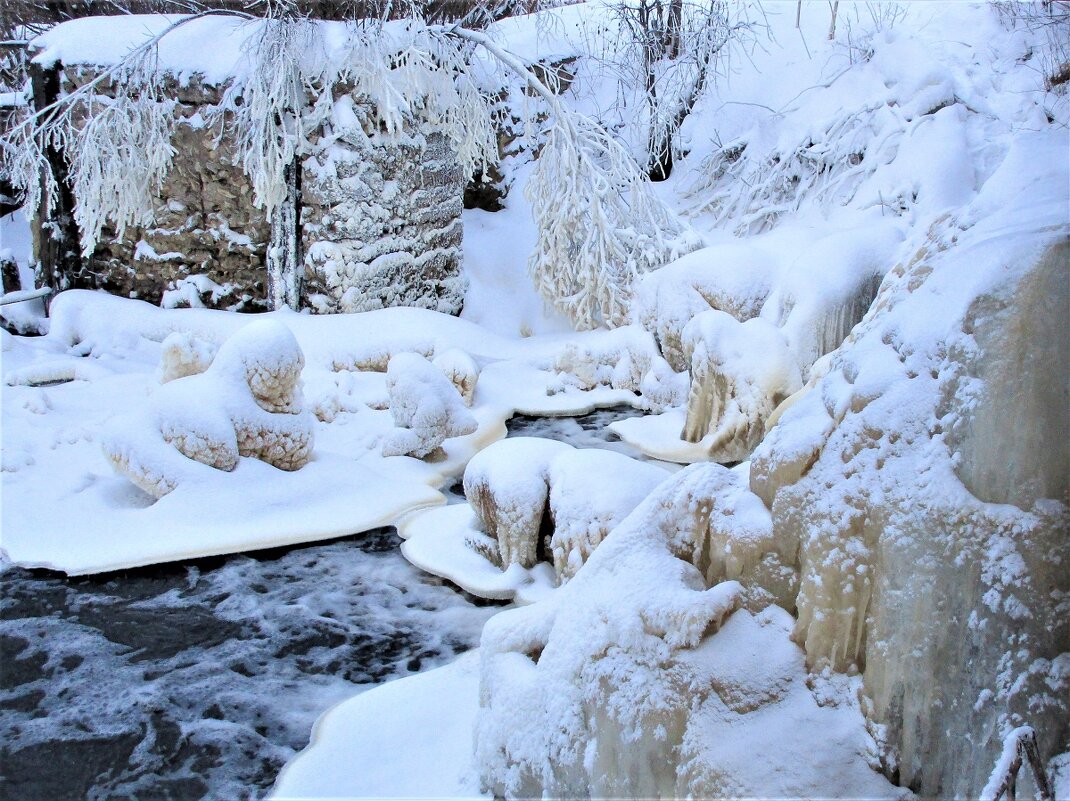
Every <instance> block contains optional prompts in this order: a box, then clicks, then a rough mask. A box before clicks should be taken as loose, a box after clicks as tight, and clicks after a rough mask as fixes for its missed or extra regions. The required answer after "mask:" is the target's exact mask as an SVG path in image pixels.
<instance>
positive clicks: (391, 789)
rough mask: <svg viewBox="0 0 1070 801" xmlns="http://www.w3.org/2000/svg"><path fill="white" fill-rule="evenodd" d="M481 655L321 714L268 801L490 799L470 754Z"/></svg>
mask: <svg viewBox="0 0 1070 801" xmlns="http://www.w3.org/2000/svg"><path fill="white" fill-rule="evenodd" d="M478 711H479V652H478V651H472V652H470V653H467V654H464V655H463V656H461V657H460V658H459V659H457V660H456V661H454V662H453V663H452V664H450V665H447V666H446V667H442V668H437V669H436V670H431V671H428V672H427V673H423V674H421V675H419V676H411V677H409V678H405V679H400V680H398V681H393V682H390V683H389V684H385V685H383V686H381V687H377V688H375V689H373V690H369V691H368V692H366V693H363V694H361V695H358V696H357V697H356V698H351V699H350V700H348V701H344V702H342V703H341V704H339V705H337V706H335V707H333V708H332V709H330V710H329V711H328V712H326V713H325V714H324V715H323V717H321V718H320V719H319V720H318V721H317V722H316V726H315V728H314V729H313V730H312V742H311V744H310V745H309V746H308V748H306V749H305V750H304V751H302V752H301V753H300V754H299V755H298V756H297V758H296V759H294V760H293V761H292V762H290V763H289V764H288V765H287V766H286V767H285V768H284V769H283V771H282V773H281V774H280V775H279V778H278V780H277V781H276V782H275V787H274V788H273V790H272V792H271V794H270V796H269V798H271V799H274V800H275V801H297V799H307V798H489V797H490V796H489V795H487V794H485V793H482V792H481V791H480V787H479V780H478V777H477V775H476V772H475V769H474V766H473V763H472V752H471V744H470V741H471V731H472V728H473V726H474V725H475V718H476V714H477V712H478Z"/></svg>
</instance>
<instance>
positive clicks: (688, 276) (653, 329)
mask: <svg viewBox="0 0 1070 801" xmlns="http://www.w3.org/2000/svg"><path fill="white" fill-rule="evenodd" d="M779 269H780V267H779V264H778V261H777V259H776V257H775V256H774V255H773V254H772V253H771V252H769V251H767V250H765V249H763V248H761V247H758V246H756V245H752V244H750V243H732V244H720V245H713V246H710V247H707V248H703V249H701V250H697V251H695V252H693V253H690V254H688V255H686V256H684V257H683V258H680V259H677V260H676V261H674V262H672V263H671V264H668V265H666V266H665V267H662V268H661V269H660V270H658V271H656V272H652V273H649V274H647V275H645V276H643V279H642V281H641V283H640V284H639V288H638V291H637V292H636V298H635V305H634V307H633V315H634V317H635V320H636V322H638V323H639V324H640V325H642V326H643V328H645V329H646V330H647V331H649V332H650V333H651V334H653V335H654V336H655V337H656V338H657V342H658V346H659V348H660V349H661V353H662V355H663V356H664V357H665V358H666V359H667V360H668V362H669V364H670V365H672V368H673V369H674V370H676V371H677V372H681V371H683V370H687V369H688V367H689V366H690V365H689V360H688V358H687V356H686V354H685V353H684V346H683V342H682V335H683V330H684V327H685V326H686V325H687V324H688V323H689V322H690V321H691V319H692V318H693V317H695V316H697V315H698V314H701V313H702V312H705V311H709V310H710V309H717V310H719V311H723V312H726V313H727V314H730V315H732V316H733V317H735V318H736V319H737V320H739V321H741V322H742V321H744V320H749V319H750V318H751V317H757V316H758V313H759V312H760V311H761V309H762V304H763V303H764V302H765V299H766V297H768V295H769V293H770V292H771V291H772V289H773V284H774V281H775V278H776V276H777V275H778V273H779Z"/></svg>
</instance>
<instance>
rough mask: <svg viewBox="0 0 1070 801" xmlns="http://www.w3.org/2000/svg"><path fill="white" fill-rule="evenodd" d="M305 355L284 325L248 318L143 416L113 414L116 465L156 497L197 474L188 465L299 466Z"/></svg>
mask: <svg viewBox="0 0 1070 801" xmlns="http://www.w3.org/2000/svg"><path fill="white" fill-rule="evenodd" d="M303 367H304V355H303V354H302V353H301V348H300V347H299V346H298V344H297V340H296V339H294V336H293V334H292V333H291V332H290V330H289V329H288V328H286V326H284V325H282V324H281V323H277V322H274V321H262V322H255V323H251V324H249V325H247V326H245V327H244V328H242V329H241V330H239V331H238V332H237V333H236V334H234V335H233V336H231V337H230V339H228V340H227V341H226V342H225V343H224V344H223V346H222V347H220V349H219V352H218V353H217V354H216V356H215V359H214V360H213V361H212V363H211V366H209V367H208V368H207V370H205V371H204V372H203V373H201V374H198V375H189V376H186V377H184V378H176V379H175V380H173V381H170V382H168V383H166V384H164V385H163V386H162V387H160V388H159V389H158V390H157V391H156V393H155V394H154V395H153V396H152V397H151V399H150V402H149V404H150V409H149V411H148V413H147V414H145V415H144V416H143V417H141V418H138V419H135V420H133V421H131V420H126V419H123V420H116V421H115V422H114V423H113V424H112V425H111V427H110V429H109V430H108V431H107V432H106V434H105V437H104V439H103V448H104V454H105V456H106V457H107V458H108V461H109V462H111V464H112V466H113V467H114V468H115V470H116V471H117V472H118V473H120V474H121V475H124V476H126V477H127V478H129V479H130V480H131V481H132V482H133V483H134V484H136V485H137V486H138V487H140V488H141V489H143V490H145V491H146V492H148V493H149V494H151V495H154V496H155V497H157V498H160V497H163V496H164V495H166V494H167V493H169V492H171V491H173V490H174V489H175V488H176V487H177V486H178V485H179V484H180V483H181V482H182V481H183V480H188V479H192V478H196V477H198V476H200V477H201V478H203V477H204V476H203V473H200V472H199V471H197V470H196V468H195V467H194V466H193V465H192V464H191V463H190V461H189V460H192V461H193V462H199V463H201V464H202V465H207V466H208V467H212V468H215V469H217V470H226V471H230V470H233V469H234V468H235V467H236V466H237V465H238V459H239V457H242V456H245V457H251V458H254V459H259V460H261V461H264V462H267V463H268V464H270V465H272V466H274V467H277V468H279V469H280V470H298V469H300V468H301V467H303V466H304V465H305V464H306V463H307V462H308V461H309V459H311V458H312V448H313V443H314V434H313V420H312V416H311V415H310V414H309V413H308V412H307V411H305V409H304V401H303V398H302V395H301V389H300V380H301V370H302V368H303Z"/></svg>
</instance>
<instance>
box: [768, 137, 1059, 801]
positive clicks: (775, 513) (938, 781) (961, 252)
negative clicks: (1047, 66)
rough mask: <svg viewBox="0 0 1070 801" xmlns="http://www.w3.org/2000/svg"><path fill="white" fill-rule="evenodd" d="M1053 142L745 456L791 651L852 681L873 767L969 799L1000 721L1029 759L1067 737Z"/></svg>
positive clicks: (1006, 175) (998, 177) (1047, 141)
mask: <svg viewBox="0 0 1070 801" xmlns="http://www.w3.org/2000/svg"><path fill="white" fill-rule="evenodd" d="M1065 144H1066V142H1065V136H1062V135H1060V134H1058V133H1055V132H1048V133H1041V134H1033V135H1024V136H1022V137H1021V138H1020V139H1019V140H1018V141H1017V142H1016V144H1015V145H1013V146H1012V147H1011V149H1010V151H1009V153H1008V155H1007V156H1006V158H1005V159H1004V160H1003V162H1002V164H1001V165H1000V166H999V168H998V170H996V172H995V173H994V175H993V176H992V177H991V178H990V179H989V181H988V183H987V184H986V185H985V187H984V188H983V190H982V191H981V193H980V195H979V196H978V198H977V199H976V200H975V201H974V202H973V203H972V204H971V205H969V206H968V207H966V208H965V209H963V210H962V211H961V212H960V213H958V214H957V215H955V216H953V217H952V218H950V219H946V220H944V221H943V222H941V223H939V224H938V225H935V226H934V227H933V228H932V230H931V231H930V232H929V234H928V236H927V237H925V240H924V242H922V244H921V246H920V247H919V248H918V250H917V252H916V253H915V255H914V256H913V258H911V260H910V261H909V262H906V263H904V264H901V265H899V266H897V267H896V268H895V269H893V270H892V272H891V273H890V274H889V276H888V277H887V278H886V279H885V281H884V285H883V286H882V288H881V291H880V294H879V295H878V297H877V299H876V301H875V302H874V304H873V307H872V309H871V310H870V312H869V314H868V315H867V316H866V318H865V319H864V320H863V322H862V323H861V324H860V325H859V326H858V327H857V328H856V329H855V330H854V331H853V332H852V334H851V335H850V337H848V341H847V342H846V343H845V345H844V346H843V347H842V348H841V349H840V350H838V351H837V352H835V353H834V354H833V355H832V357H831V360H830V364H829V372H828V374H827V375H826V376H825V377H824V378H823V379H821V380H820V381H818V382H816V384H815V385H814V386H813V388H812V389H811V390H810V391H809V392H807V393H805V394H804V395H802V397H801V398H800V399H799V400H798V401H797V402H796V403H795V404H794V405H793V406H792V408H790V409H788V411H787V412H785V414H784V415H783V417H782V418H781V420H780V422H779V423H778V425H777V426H776V427H775V428H774V429H773V430H772V432H771V434H770V436H769V437H768V438H767V439H766V441H765V442H763V443H762V445H761V446H760V447H759V449H758V450H757V452H756V453H755V455H754V459H753V463H752V468H751V485H752V488H753V489H754V491H755V492H756V493H757V494H758V495H759V496H761V497H763V498H764V499H766V502H767V503H769V504H770V508H771V511H772V518H773V528H774V539H776V540H777V541H779V542H781V543H784V547H785V548H791V543H792V542H795V543H797V548H798V553H799V556H798V567H799V570H800V578H801V583H800V589H799V594H798V598H797V605H798V621H797V623H796V626H795V633H794V638H795V640H796V642H798V643H800V644H801V645H802V646H803V647H804V649H805V651H806V654H807V662H808V664H809V665H810V666H811V667H812V668H820V667H821V666H824V665H827V666H831V667H832V668H833V669H835V670H854V669H857V670H860V671H862V674H863V678H864V688H865V692H866V694H867V696H868V699H869V700H868V701H867V706H866V711H867V715H868V716H869V717H870V719H871V720H872V721H873V722H874V723H875V724H877V726H878V729H877V730H878V731H879V733H880V738H881V741H882V742H881V745H882V758H883V760H884V766H885V769H886V770H887V771H889V772H892V771H896V772H898V775H899V777H900V780H901V781H902V782H903V783H904V784H908V785H909V786H911V787H914V788H916V789H918V790H919V791H920V792H921V793H923V794H925V795H937V794H943V795H955V796H960V797H970V796H976V795H978V794H979V793H980V791H981V789H982V787H983V786H984V784H985V780H986V779H987V777H988V775H989V773H990V771H991V769H992V766H993V764H994V763H995V760H996V759H997V757H998V756H999V753H1000V749H1001V743H1002V737H1003V735H1004V734H1006V733H1007V732H1008V731H1010V730H1011V729H1013V728H1015V727H1016V726H1019V725H1023V724H1028V725H1031V726H1033V727H1034V728H1035V729H1036V731H1037V733H1038V742H1039V744H1040V749H1041V753H1042V755H1043V756H1044V757H1045V758H1047V757H1050V756H1051V755H1052V754H1054V753H1057V752H1058V751H1059V750H1061V749H1062V748H1063V747H1064V746H1065V742H1066V736H1067V733H1068V731H1067V721H1068V720H1070V705H1068V703H1067V699H1068V698H1070V692H1068V690H1070V672H1068V670H1067V665H1068V664H1070V661H1068V660H1070V626H1068V625H1067V621H1068V620H1070V618H1068V616H1067V614H1066V608H1065V598H1066V597H1068V593H1070V582H1068V580H1067V577H1068V575H1070V574H1068V573H1067V571H1066V569H1065V565H1066V564H1067V563H1068V562H1070V541H1068V539H1067V527H1068V523H1067V520H1068V516H1067V507H1066V505H1065V504H1066V487H1067V486H1068V485H1070V474H1068V466H1070V454H1068V444H1067V443H1068V440H1067V437H1066V435H1065V433H1064V432H1066V431H1067V430H1068V426H1070V407H1068V405H1067V397H1068V396H1070V378H1068V377H1070V358H1068V345H1067V340H1066V334H1065V332H1066V330H1067V326H1068V325H1070V319H1068V310H1070V303H1068V302H1067V286H1070V276H1068V273H1067V269H1068V265H1070V245H1068V230H1067V217H1066V213H1065V212H1066V205H1065V202H1066V201H1065V197H1066V195H1065V186H1066V181H1067V174H1068V170H1067V150H1066V147H1065ZM1041 164H1043V165H1046V166H1045V167H1043V168H1041V167H1039V166H1038V165H1041Z"/></svg>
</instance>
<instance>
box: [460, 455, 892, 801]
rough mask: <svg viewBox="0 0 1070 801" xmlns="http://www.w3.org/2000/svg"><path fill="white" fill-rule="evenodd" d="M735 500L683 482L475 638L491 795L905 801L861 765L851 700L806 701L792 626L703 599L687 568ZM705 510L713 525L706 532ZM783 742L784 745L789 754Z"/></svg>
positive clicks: (730, 479)
mask: <svg viewBox="0 0 1070 801" xmlns="http://www.w3.org/2000/svg"><path fill="white" fill-rule="evenodd" d="M739 491H740V486H739V481H738V478H736V477H735V476H734V474H733V473H732V472H731V471H729V470H727V469H725V468H723V467H721V466H719V465H716V464H711V463H704V464H699V465H692V466H691V467H688V468H686V469H684V470H682V471H681V472H679V473H677V474H675V475H673V476H671V477H669V478H668V479H667V480H665V481H664V482H663V483H662V484H661V485H660V486H658V487H657V488H656V489H655V490H654V492H653V493H652V494H651V495H649V496H648V498H647V499H646V500H644V501H643V502H642V503H640V505H639V506H638V507H637V508H636V509H635V510H634V511H633V512H632V513H631V514H630V515H629V516H628V517H627V518H626V519H625V520H624V522H623V523H621V524H620V525H619V526H617V527H616V529H615V530H614V531H613V532H612V533H611V534H610V535H609V537H608V538H606V540H605V541H604V542H603V543H602V544H601V545H600V546H599V548H598V549H597V550H596V551H595V552H594V553H593V554H592V555H591V557H590V558H589V560H588V561H587V564H586V565H585V566H584V567H583V569H581V570H580V571H579V572H578V573H577V574H576V575H575V577H574V578H573V579H572V580H571V581H569V582H568V583H567V584H565V585H564V586H563V587H562V588H560V589H558V590H557V591H556V592H555V593H554V594H553V595H551V596H549V597H547V598H546V599H545V600H543V601H540V602H539V603H537V604H534V605H531V606H527V607H521V608H518V609H515V610H510V611H507V612H504V613H502V614H499V615H497V616H495V617H494V618H492V619H491V620H490V621H488V623H487V625H486V627H485V628H484V631H483V639H482V646H481V652H482V667H481V696H480V698H481V700H480V703H481V711H480V717H479V720H478V724H477V730H476V757H477V760H478V763H479V766H480V771H481V778H482V780H483V782H484V785H485V787H486V788H487V789H489V790H491V791H492V792H494V793H495V794H496V795H504V796H507V797H540V796H543V797H546V796H550V797H617V798H623V797H648V798H653V797H673V796H675V797H682V796H688V795H690V796H693V797H725V796H760V795H763V794H764V793H766V792H774V793H777V794H778V795H783V796H785V797H797V796H802V797H806V796H815V795H821V796H827V795H830V794H842V795H843V796H846V797H860V796H861V797H869V798H895V797H899V796H902V795H905V793H904V791H902V790H899V789H898V788H895V787H893V786H891V785H890V784H889V783H888V782H887V781H886V780H885V779H884V778H883V777H881V776H880V775H879V774H878V773H877V772H876V771H874V770H872V768H871V767H870V765H869V764H868V763H867V761H866V756H867V754H866V750H867V743H868V742H869V740H868V737H867V734H866V731H865V728H864V722H863V718H862V715H861V713H860V712H859V710H858V706H857V700H854V701H852V700H851V699H852V697H856V696H855V695H854V693H853V692H852V691H851V690H852V689H853V688H848V691H846V692H842V693H838V694H837V695H836V698H835V703H830V699H827V698H821V697H819V696H818V695H817V694H816V693H814V692H812V691H811V689H810V688H809V687H808V685H807V677H806V670H805V665H804V657H803V653H802V652H801V651H800V649H799V648H798V647H797V646H795V645H793V644H792V643H791V642H790V641H789V635H790V630H791V619H790V617H789V616H788V615H787V614H786V613H785V612H783V611H782V610H779V609H777V608H776V607H769V608H767V609H765V610H764V611H761V612H759V613H757V614H756V615H753V616H752V614H751V613H750V612H748V611H743V610H740V611H736V610H737V609H738V608H739V607H740V605H741V604H743V603H744V601H745V598H746V593H745V590H744V588H743V587H742V586H741V585H740V584H739V583H737V582H734V581H725V582H720V583H716V584H715V585H714V586H712V587H707V584H706V581H705V578H704V576H703V575H702V573H701V572H700V569H699V568H696V566H695V564H694V561H699V562H700V563H701V562H702V561H703V560H705V559H706V558H707V554H708V547H709V541H710V540H709V533H710V531H711V528H713V527H715V526H716V527H721V526H724V525H728V526H729V527H732V524H731V518H732V515H731V514H728V513H727V509H728V505H730V504H731V503H732V502H731V500H730V496H731V495H732V494H733V493H738V492H739ZM744 492H745V490H744ZM753 500H754V501H755V502H757V499H756V498H755V499H753ZM723 501H727V502H728V503H727V504H725V503H723ZM758 505H759V506H760V502H758ZM739 508H740V509H741V511H742V507H739ZM718 509H722V510H725V513H724V514H723V516H722V518H721V519H720V520H718V521H715V520H714V517H715V515H716V514H717V512H716V511H715V510H718ZM759 525H760V521H759ZM693 560H694V561H693ZM733 612H735V614H733ZM517 710H523V714H522V715H518V714H517ZM786 730H789V731H793V732H794V733H795V736H793V737H792V738H789V740H788V741H784V738H783V732H784V731H786ZM829 731H835V732H836V734H835V736H829V735H827V734H826V733H827V732H829ZM818 739H821V741H822V743H823V747H822V749H821V753H820V754H815V753H814V749H813V747H812V746H813V743H814V742H815V741H817V740H818ZM833 777H835V778H833Z"/></svg>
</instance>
